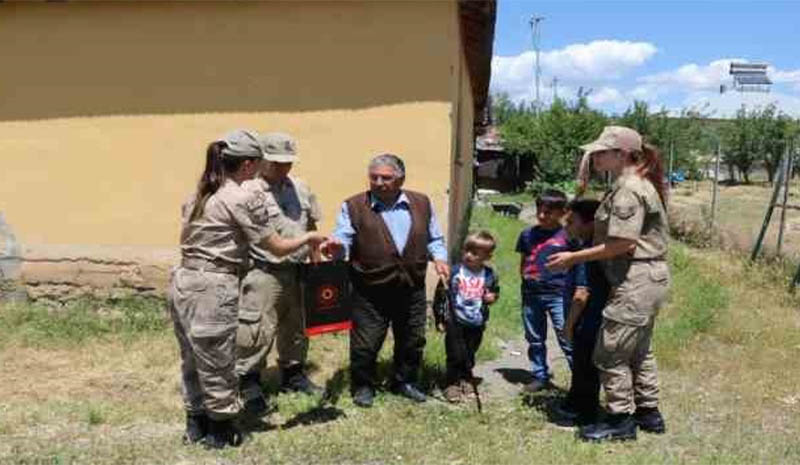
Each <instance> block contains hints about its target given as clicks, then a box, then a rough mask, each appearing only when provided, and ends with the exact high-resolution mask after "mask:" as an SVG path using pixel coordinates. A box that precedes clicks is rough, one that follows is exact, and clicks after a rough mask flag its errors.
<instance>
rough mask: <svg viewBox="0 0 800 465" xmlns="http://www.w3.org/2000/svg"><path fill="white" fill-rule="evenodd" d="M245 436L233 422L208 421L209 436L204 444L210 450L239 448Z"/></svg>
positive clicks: (204, 440) (207, 435)
mask: <svg viewBox="0 0 800 465" xmlns="http://www.w3.org/2000/svg"><path fill="white" fill-rule="evenodd" d="M243 439H244V436H243V434H242V432H241V431H239V430H238V429H237V428H236V427H235V426H234V425H233V420H212V419H209V420H208V434H206V437H205V439H203V444H204V445H205V446H206V447H207V448H208V449H223V448H225V447H228V446H230V447H238V446H240V445H241V444H242V441H243Z"/></svg>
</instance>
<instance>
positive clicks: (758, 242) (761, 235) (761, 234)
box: [750, 157, 788, 261]
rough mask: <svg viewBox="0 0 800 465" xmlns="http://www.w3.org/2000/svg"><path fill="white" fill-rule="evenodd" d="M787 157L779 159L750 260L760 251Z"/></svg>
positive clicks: (776, 199) (781, 181)
mask: <svg viewBox="0 0 800 465" xmlns="http://www.w3.org/2000/svg"><path fill="white" fill-rule="evenodd" d="M787 158H788V157H783V160H781V165H780V170H779V171H778V179H776V180H775V186H774V188H773V189H772V197H771V198H770V200H769V206H768V207H767V214H766V215H764V223H763V224H762V225H761V232H759V233H758V239H756V245H755V246H754V247H753V253H752V254H750V261H755V259H756V258H757V257H758V253H759V252H761V245H762V244H763V243H764V236H766V234H767V228H769V220H770V219H771V218H772V211H773V210H774V209H775V202H777V201H778V192H780V189H781V184H782V183H783V173H784V172H785V171H786V163H788V160H787Z"/></svg>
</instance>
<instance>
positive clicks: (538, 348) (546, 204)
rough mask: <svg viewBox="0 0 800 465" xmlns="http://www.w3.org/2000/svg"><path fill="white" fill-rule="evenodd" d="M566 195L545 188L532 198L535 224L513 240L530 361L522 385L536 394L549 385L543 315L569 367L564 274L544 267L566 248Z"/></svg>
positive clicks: (570, 355) (569, 354)
mask: <svg viewBox="0 0 800 465" xmlns="http://www.w3.org/2000/svg"><path fill="white" fill-rule="evenodd" d="M566 205H567V196H566V195H565V194H564V193H563V192H561V191H558V190H555V189H548V190H546V191H544V192H543V193H542V194H541V195H540V196H539V197H537V198H536V219H537V221H538V224H537V225H536V226H532V227H529V228H525V229H524V230H523V231H522V233H520V235H519V238H518V239H517V247H516V250H517V252H519V254H520V256H521V261H520V274H521V275H522V289H521V291H522V324H523V327H524V329H525V340H526V341H528V359H529V360H530V361H531V374H532V375H533V381H532V382H531V383H530V384H528V385H526V386H525V390H526V391H528V392H536V391H539V390H541V389H545V388H547V387H549V386H550V369H549V368H548V366H547V349H546V346H545V340H546V338H547V315H548V314H549V315H550V321H551V322H552V323H553V329H555V332H556V336H557V337H558V344H559V346H561V350H562V351H563V352H564V356H565V357H566V359H567V363H568V364H569V365H570V366H572V347H571V346H570V344H569V342H568V341H567V339H566V338H565V337H564V293H565V288H566V279H567V272H565V271H550V270H548V269H547V268H545V264H546V263H547V259H548V257H549V256H550V255H552V254H554V253H556V252H563V251H566V250H568V249H569V244H568V242H567V233H566V231H565V230H564V228H563V227H562V226H561V219H562V218H563V216H564V214H565V213H566V209H565V207H566Z"/></svg>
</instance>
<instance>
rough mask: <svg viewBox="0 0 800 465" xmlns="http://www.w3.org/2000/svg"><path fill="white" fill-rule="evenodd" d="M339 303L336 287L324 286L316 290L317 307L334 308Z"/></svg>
mask: <svg viewBox="0 0 800 465" xmlns="http://www.w3.org/2000/svg"><path fill="white" fill-rule="evenodd" d="M338 302H339V289H338V288H337V287H336V286H330V285H324V286H320V287H319V289H318V290H317V307H318V308H321V309H324V308H330V307H335V306H336V305H337V303H338Z"/></svg>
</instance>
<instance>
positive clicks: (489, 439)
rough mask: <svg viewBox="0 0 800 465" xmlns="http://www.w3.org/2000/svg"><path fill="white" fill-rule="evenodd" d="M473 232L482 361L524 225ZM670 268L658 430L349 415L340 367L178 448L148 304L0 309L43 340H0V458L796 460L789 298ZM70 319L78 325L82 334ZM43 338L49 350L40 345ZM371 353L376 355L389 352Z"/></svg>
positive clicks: (326, 347) (338, 353)
mask: <svg viewBox="0 0 800 465" xmlns="http://www.w3.org/2000/svg"><path fill="white" fill-rule="evenodd" d="M471 226H472V229H478V228H488V229H490V230H492V231H493V232H494V233H495V234H496V235H497V236H498V238H499V241H500V243H499V248H498V250H497V252H496V255H495V258H494V266H495V268H496V269H497V270H498V272H499V273H500V275H501V285H502V292H501V299H500V301H499V302H498V303H497V304H496V305H494V306H493V308H492V317H491V320H490V321H489V329H488V334H487V338H486V341H487V342H486V343H484V344H483V348H482V352H481V354H480V355H481V357H484V358H486V357H492V356H494V355H496V354H497V352H496V351H497V348H496V344H491V343H490V342H491V341H492V340H496V339H503V340H510V339H512V338H516V339H519V338H521V337H522V329H521V327H520V320H519V319H520V316H519V313H520V309H519V274H518V269H517V267H518V257H517V255H516V254H515V253H514V251H513V248H514V241H515V239H516V237H517V234H518V233H519V231H520V230H521V228H522V227H523V225H522V223H520V222H519V221H517V220H514V219H511V218H506V217H502V216H499V215H495V214H493V213H491V212H490V211H489V210H488V209H486V208H476V209H475V211H474V216H473V222H472V225H471ZM670 265H671V267H672V278H673V284H672V290H671V300H670V302H669V304H668V305H667V307H666V308H665V309H663V310H662V313H661V315H660V316H659V319H658V320H657V323H656V334H655V342H654V346H655V351H656V356H657V358H658V361H659V363H660V385H661V396H662V405H661V407H662V410H663V411H664V413H665V415H666V418H667V422H668V432H667V434H666V435H663V436H653V435H646V434H640V437H639V440H638V441H637V442H635V443H624V444H585V443H581V442H578V441H576V440H575V439H574V432H573V431H572V430H566V429H560V428H556V427H553V426H552V425H551V424H550V423H548V420H547V416H546V413H545V408H544V406H543V405H537V406H533V407H531V406H528V405H527V404H526V403H525V402H524V401H523V399H521V398H519V397H510V398H494V399H490V400H487V402H486V403H485V404H484V413H483V414H478V413H477V412H476V411H475V409H474V405H473V404H471V403H468V404H464V405H461V406H451V405H448V404H446V403H443V402H440V401H437V400H430V401H429V402H427V403H426V404H424V405H417V404H412V403H410V402H407V401H405V400H403V399H400V398H398V397H396V396H393V395H389V394H387V393H384V392H380V393H379V395H378V397H377V399H376V404H375V406H374V407H373V408H372V409H368V410H365V409H359V408H356V407H354V406H353V404H352V401H351V399H350V397H349V396H348V395H347V394H346V388H347V385H346V374H344V373H346V371H345V372H342V371H339V372H338V373H339V374H341V379H339V380H337V383H338V384H340V388H343V389H344V391H345V393H344V394H343V395H342V397H341V399H340V400H339V401H338V403H337V404H336V405H335V406H328V407H326V408H320V407H319V405H318V403H317V401H316V400H315V399H311V398H308V397H303V396H298V395H283V396H280V397H279V400H278V403H279V405H280V410H279V413H278V414H277V417H276V418H273V421H272V424H273V426H274V425H277V424H282V425H283V427H275V428H274V429H271V430H268V431H263V432H258V433H255V434H253V437H252V438H251V440H250V441H249V442H248V443H247V444H245V445H244V446H243V447H242V448H239V449H235V450H225V451H222V452H209V451H205V450H203V449H202V448H198V447H183V446H181V445H180V434H181V432H182V421H183V412H182V410H181V405H180V401H179V387H178V380H177V378H178V373H177V367H178V361H177V358H178V355H177V348H176V347H175V341H174V336H172V334H171V333H170V332H169V331H168V330H167V328H166V326H165V324H164V322H163V319H162V317H161V309H160V306H158V305H155V306H151V304H150V303H146V302H145V303H141V306H140V307H137V306H136V305H133V304H130V303H127V304H125V305H121V306H117V307H114V306H113V305H112V306H111V307H109V308H106V307H105V306H104V305H100V304H93V305H89V304H82V306H81V305H77V304H76V305H77V306H76V307H75V308H76V309H77V310H78V312H79V313H80V312H84V313H82V314H81V315H79V316H75V317H66V316H64V315H63V310H59V311H52V310H50V311H47V310H46V309H44V310H43V309H41V308H38V307H36V309H35V310H30V309H29V310H28V311H23V310H21V309H16V310H14V311H16V312H18V313H14V311H12V312H10V313H9V309H8V308H4V309H3V311H2V316H1V317H0V318H3V319H2V321H0V337H1V338H3V340H4V339H6V338H11V339H12V340H15V341H22V340H24V338H23V336H21V334H27V333H30V334H40V333H41V334H42V335H39V336H36V337H32V338H31V339H30V340H29V342H33V344H31V345H29V346H27V347H23V348H20V347H19V344H10V345H9V344H7V345H5V346H0V357H2V358H3V360H4V362H8V363H5V364H4V366H5V367H6V368H5V370H6V371H5V372H4V373H3V374H4V375H5V376H4V378H3V379H4V383H3V384H2V385H0V398H3V402H2V403H0V463H15V464H16V463H26V464H34V463H36V464H44V463H48V464H50V463H63V464H78V463H96V464H140V463H168V464H177V463H198V464H200V463H230V464H256V463H274V464H301V463H302V464H305V463H326V464H327V463H348V464H361V463H370V464H372V463H381V464H384V463H386V464H395V463H396V464H406V463H415V464H416V463H422V464H426V463H430V464H440V463H445V464H483V463H510V464H511V463H601V464H606V463H607V464H612V463H613V464H641V463H648V464H650V463H654V464H657V463H670V464H671V463H709V464H713V463H720V464H721V463H725V464H729V463H730V464H740V463H741V464H749V463H800V446H798V442H797V437H798V434H800V404H798V403H795V401H794V400H793V399H795V397H794V396H797V395H798V391H797V382H796V380H797V379H800V365H798V364H797V363H796V360H797V359H798V357H800V331H798V329H799V327H800V319H798V316H797V311H796V308H797V306H798V305H799V304H800V301H798V298H792V297H789V296H788V295H786V293H785V292H784V289H785V287H784V284H785V283H783V282H777V281H776V280H775V279H773V277H772V276H771V275H770V271H769V269H764V268H763V267H761V266H745V265H744V262H743V261H741V260H739V259H737V258H735V257H731V256H729V255H726V254H722V253H719V252H714V251H708V250H703V251H700V250H697V249H692V248H689V247H686V246H684V245H682V244H679V243H673V244H672V245H671V252H670ZM34 307H35V306H34ZM126 311H128V312H130V315H131V316H129V317H127V319H126V317H125V316H124V315H125V312H126ZM42 312H44V313H42ZM12 314H13V315H12ZM9 315H11V316H9ZM12 316H13V318H12ZM9 318H11V319H9ZM71 318H74V321H73V320H72V319H71ZM93 318H94V319H98V318H99V319H100V320H102V323H97V324H98V325H100V326H99V327H94V326H91V324H92V323H90V320H92V319H93ZM151 318H152V319H151ZM48 319H53V320H58V321H56V322H50V323H48V322H46V321H45V320H48ZM148 322H149V323H148ZM7 324H11V325H12V326H11V327H10V328H8V327H6V326H7ZM81 325H90V329H87V330H85V331H84V332H80V331H78V329H77V328H76V327H78V326H81ZM26 332H27V333H26ZM76 334H77V335H76ZM43 335H46V336H47V337H50V338H52V341H51V342H48V343H45V344H43V343H40V342H41V341H40V340H41V339H42V338H44V337H45V336H43ZM130 335H134V337H131V336H130ZM25 337H31V336H25ZM442 339H443V338H442V337H441V336H440V335H437V334H435V333H434V332H433V331H431V332H429V333H428V345H427V347H426V352H425V367H426V370H427V376H428V379H429V380H430V379H431V378H432V377H435V376H436V375H437V373H439V374H440V372H439V371H437V370H441V369H443V366H444V350H443V347H442ZM76 340H81V341H82V344H79V345H76V344H74V342H75V341H76ZM37 341H38V342H37ZM387 346H388V347H386V349H390V348H391V344H390V343H389V344H387ZM492 347H494V348H492ZM28 359H30V363H26V360H28ZM382 359H383V360H384V362H388V350H385V351H384V352H383V355H382ZM310 360H312V361H314V362H315V363H316V364H319V365H320V367H326V368H328V369H336V370H342V369H346V366H347V365H346V362H347V337H346V336H342V335H326V336H321V337H319V338H317V339H313V340H312V342H311V354H310ZM12 362H13V363H12ZM49 362H52V363H50V364H49V365H48V363H49ZM387 366H388V364H387V363H384V364H383V367H382V368H383V369H384V370H385V369H386V368H387ZM9 367H10V368H9ZM326 373H327V372H326ZM325 376H329V375H328V374H326V375H325ZM331 376H332V375H331ZM337 376H338V375H337ZM45 382H47V383H49V384H44V383H45ZM561 395H563V394H559V393H557V392H553V393H550V394H548V395H547V396H543V397H542V400H543V401H545V402H546V401H548V399H551V400H552V399H558V398H559V396H561Z"/></svg>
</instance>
